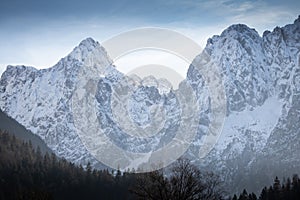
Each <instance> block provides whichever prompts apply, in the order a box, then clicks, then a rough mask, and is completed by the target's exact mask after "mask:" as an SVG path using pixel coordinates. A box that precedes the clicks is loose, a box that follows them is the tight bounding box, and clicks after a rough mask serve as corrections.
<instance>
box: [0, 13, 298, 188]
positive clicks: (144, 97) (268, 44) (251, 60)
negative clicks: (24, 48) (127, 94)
mask: <svg viewBox="0 0 300 200" xmlns="http://www.w3.org/2000/svg"><path fill="white" fill-rule="evenodd" d="M299 51H300V18H299V19H297V20H296V21H295V22H294V24H290V25H287V26H285V27H283V28H278V27H277V28H275V29H274V30H273V31H272V32H269V31H266V32H265V33H264V34H263V37H260V36H259V35H258V33H257V32H256V31H255V30H254V29H250V28H248V27H247V26H245V25H240V24H239V25H233V26H230V27H229V28H228V29H226V30H225V31H224V32H223V33H222V34H221V35H220V36H213V37H212V38H211V39H209V40H208V42H207V46H206V48H205V49H204V52H203V53H202V54H200V55H199V56H197V57H196V58H195V60H194V62H193V63H192V64H191V66H190V68H189V70H188V73H187V79H186V80H187V82H188V83H189V84H190V85H191V86H192V88H193V89H194V90H195V92H196V95H197V97H198V100H199V104H201V108H202V110H201V113H200V116H199V118H200V124H199V128H198V133H197V135H196V138H195V140H194V142H193V144H192V145H191V147H190V148H189V150H188V151H187V153H186V156H188V157H189V158H191V159H192V160H193V162H195V163H198V164H199V165H201V166H203V167H207V168H208V169H213V170H214V171H217V172H218V173H221V174H222V177H223V178H224V179H226V180H227V181H229V182H230V183H231V184H229V185H231V186H232V187H231V188H229V189H230V191H232V192H239V191H240V190H241V189H242V188H243V187H246V188H249V189H250V190H253V191H257V190H258V189H259V188H260V187H261V186H262V185H263V184H268V183H269V179H270V178H273V177H271V176H273V175H274V174H275V173H277V174H276V175H279V176H280V175H281V174H284V175H286V176H291V174H290V173H296V172H297V171H296V170H297V167H299V165H300V156H299V155H300V146H299V144H300V141H299V138H300V137H299V134H300V133H299V119H300V114H299V113H300V112H299V110H300V105H299V102H300V97H299V96H300V94H299V93H300V66H299V65H300V60H299V57H300V56H299V55H300V54H299ZM204 54H205V56H207V55H208V56H209V59H208V63H206V64H205V65H204V66H201V67H209V66H210V65H212V64H213V65H215V66H217V68H218V70H219V72H220V73H221V76H222V81H223V84H224V88H225V92H226V97H227V99H226V101H227V117H226V119H225V123H224V128H223V131H222V134H221V137H220V139H219V141H218V143H217V144H216V145H215V147H214V149H213V150H212V151H211V152H210V153H209V154H208V155H207V156H206V157H205V158H204V159H203V160H201V161H200V160H199V159H198V156H197V155H198V151H199V147H200V145H201V142H200V141H201V137H202V136H203V134H205V132H206V131H207V128H208V126H209V123H210V120H211V116H210V104H209V102H210V101H209V96H208V95H207V94H209V91H207V88H206V87H205V81H204V79H203V77H202V75H201V73H200V72H199V71H197V68H196V67H195V66H196V65H197V64H199V63H200V62H201V59H202V58H203V56H204ZM95 68H97V69H98V71H100V72H101V78H100V79H99V81H98V83H97V92H96V95H95V99H96V101H97V117H98V120H99V122H100V123H101V128H102V129H103V130H105V134H107V135H108V136H109V137H110V139H111V140H112V141H113V142H114V143H115V144H117V145H119V146H120V147H122V148H124V149H127V150H128V151H132V152H148V151H149V150H155V149H157V148H159V147H161V146H163V145H164V144H166V143H168V142H169V141H170V139H172V137H174V132H175V131H176V130H177V128H178V125H179V123H180V109H179V106H178V101H177V99H176V96H175V95H174V93H173V91H172V90H169V91H167V92H160V90H159V89H157V88H156V87H154V86H149V85H140V86H139V87H138V88H137V90H136V91H135V93H134V94H133V95H132V98H131V99H130V101H129V103H128V108H129V109H128V110H129V111H130V112H129V113H130V117H131V119H133V120H134V122H135V123H136V124H138V125H140V126H145V125H147V124H149V123H150V121H151V120H150V119H151V109H150V107H151V106H153V105H156V106H162V107H163V108H165V110H166V123H165V124H164V126H163V127H162V130H161V131H160V132H159V133H158V134H156V135H155V136H151V137H149V138H138V137H137V138H135V137H131V136H130V135H128V134H127V133H126V132H124V131H122V130H121V128H120V127H119V126H118V125H117V124H116V123H115V122H114V120H113V119H114V116H113V112H112V110H111V95H112V87H113V86H115V85H116V84H117V83H118V82H119V81H120V80H121V79H122V78H123V77H124V75H123V74H122V73H120V72H118V71H117V70H116V69H115V67H114V66H113V65H112V61H111V60H110V58H109V57H108V56H107V53H106V52H105V49H104V48H103V47H101V46H100V44H99V43H98V42H95V41H94V40H92V39H91V38H88V39H86V40H84V41H82V42H81V43H80V44H79V46H78V47H76V48H75V49H74V50H73V51H72V52H71V53H70V54H69V55H68V56H67V57H65V58H63V59H61V60H60V61H59V62H58V63H57V64H56V65H55V66H53V67H52V68H49V69H43V70H36V69H34V68H32V67H25V66H15V67H13V66H8V67H7V70H6V71H5V72H4V73H3V75H2V77H1V80H0V91H1V93H0V97H1V101H0V108H1V110H3V111H4V112H5V113H7V114H8V115H9V116H11V117H12V118H14V119H16V120H17V121H18V122H19V123H21V124H22V125H24V126H25V127H26V128H27V129H29V130H31V131H32V132H33V133H35V134H37V135H39V136H40V137H41V138H42V139H43V140H44V141H45V142H46V143H47V144H48V145H49V147H50V148H51V149H53V151H54V152H55V153H56V154H58V155H59V156H63V157H65V158H66V159H68V160H70V161H73V162H76V163H81V164H86V163H87V162H88V161H89V162H91V163H92V164H94V165H95V166H100V164H99V163H98V162H97V161H96V160H95V159H94V158H93V157H92V156H91V155H90V154H89V152H88V151H87V150H86V148H85V147H84V145H83V144H82V142H81V140H80V139H79V137H78V135H77V130H76V127H75V126H74V119H73V114H72V112H73V110H72V102H71V99H72V95H73V92H74V90H75V89H76V84H78V80H79V79H80V77H81V74H80V73H82V72H86V73H88V72H89V71H90V70H93V69H95ZM150 80H151V81H152V82H155V80H152V79H151V78H150ZM154 85H155V84H154ZM269 164H272V166H273V168H274V170H272V168H271V167H270V166H269ZM287 166H289V167H288V168H286V169H288V170H287V171H286V172H285V173H281V174H279V173H280V172H279V169H282V168H284V167H287ZM261 167H263V168H264V169H265V170H258V169H260V168H261ZM289 172H290V173H289ZM298 173H299V171H298ZM250 177H252V179H251V181H249V180H250ZM257 177H264V178H260V179H259V178H257Z"/></svg>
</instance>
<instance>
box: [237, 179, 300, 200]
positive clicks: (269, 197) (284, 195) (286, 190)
mask: <svg viewBox="0 0 300 200" xmlns="http://www.w3.org/2000/svg"><path fill="white" fill-rule="evenodd" d="M257 199H259V200H299V199H300V179H299V177H298V175H294V176H293V178H292V179H290V178H288V179H287V180H286V181H284V183H283V184H281V183H280V180H279V179H278V177H276V178H275V180H274V183H273V185H272V186H270V187H268V188H267V187H264V188H263V189H262V191H261V193H260V195H259V197H257V196H256V195H255V194H254V193H251V194H248V193H247V191H246V190H244V191H243V192H242V193H241V194H240V195H239V197H238V196H237V195H234V197H233V198H232V200H257Z"/></svg>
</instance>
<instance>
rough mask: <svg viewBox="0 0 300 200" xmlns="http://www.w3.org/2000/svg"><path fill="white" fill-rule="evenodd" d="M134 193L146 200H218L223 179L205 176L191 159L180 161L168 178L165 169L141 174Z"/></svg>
mask: <svg viewBox="0 0 300 200" xmlns="http://www.w3.org/2000/svg"><path fill="white" fill-rule="evenodd" d="M132 192H133V193H134V194H135V195H136V196H137V197H138V199H144V200H148V199H149V200H154V199H155V200H156V199H162V200H198V199H204V200H206V199H207V200H217V199H221V198H222V195H223V193H222V187H221V184H220V180H219V178H218V177H217V176H216V175H214V174H213V173H208V172H207V173H201V172H200V170H199V169H198V168H197V167H196V166H195V165H193V164H191V163H190V161H189V160H187V159H179V160H178V161H177V162H176V163H175V164H174V165H173V167H172V168H171V171H170V174H168V176H164V173H163V171H162V170H159V171H154V172H150V173H145V174H140V175H139V178H138V181H137V184H136V186H135V188H133V189H132Z"/></svg>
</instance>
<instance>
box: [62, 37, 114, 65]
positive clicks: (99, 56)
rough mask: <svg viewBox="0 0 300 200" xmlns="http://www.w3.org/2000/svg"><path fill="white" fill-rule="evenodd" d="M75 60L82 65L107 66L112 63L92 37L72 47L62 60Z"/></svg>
mask: <svg viewBox="0 0 300 200" xmlns="http://www.w3.org/2000/svg"><path fill="white" fill-rule="evenodd" d="M66 60H67V61H71V60H76V61H79V62H80V63H82V64H83V65H84V66H92V67H94V66H99V67H104V66H105V67H107V66H109V65H111V64H112V60H111V59H110V58H109V56H108V54H107V52H106V50H105V49H104V48H103V47H102V46H101V45H100V44H99V42H96V41H95V40H93V39H92V38H87V39H85V40H83V41H81V42H80V44H79V45H78V46H77V47H75V48H74V49H73V51H72V52H71V53H70V54H69V55H68V56H67V57H65V58H64V59H63V61H66Z"/></svg>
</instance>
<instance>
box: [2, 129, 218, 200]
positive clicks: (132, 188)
mask: <svg viewBox="0 0 300 200" xmlns="http://www.w3.org/2000/svg"><path fill="white" fill-rule="evenodd" d="M166 174H168V176H166ZM222 197H223V191H222V187H221V184H220V181H219V178H218V176H216V175H214V174H213V173H208V172H207V173H202V172H200V170H199V169H198V168H197V167H196V166H194V165H192V164H191V163H190V161H188V160H186V159H179V160H178V161H177V162H176V163H174V166H173V167H172V168H170V169H169V171H168V172H165V171H164V170H158V171H154V172H150V173H144V174H135V173H130V172H126V173H125V172H123V173H121V171H119V170H117V171H108V170H102V171H99V170H95V169H92V167H91V165H90V164H88V165H87V166H86V167H85V168H83V167H82V166H76V165H74V164H73V163H71V162H67V161H66V160H65V159H61V158H58V157H56V156H55V154H48V153H45V154H42V153H41V151H40V149H39V148H33V146H32V144H31V143H30V142H24V141H21V140H19V139H17V138H16V137H15V136H14V135H11V134H9V133H7V132H3V131H1V130H0V199H1V200H2V199H24V200H25V199H43V200H44V199H143V200H148V199H152V200H159V199H162V200H163V199H166V200H171V199H172V200H177V199H178V200H183V199H191V200H192V199H207V200H210V199H215V200H217V199H222Z"/></svg>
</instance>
